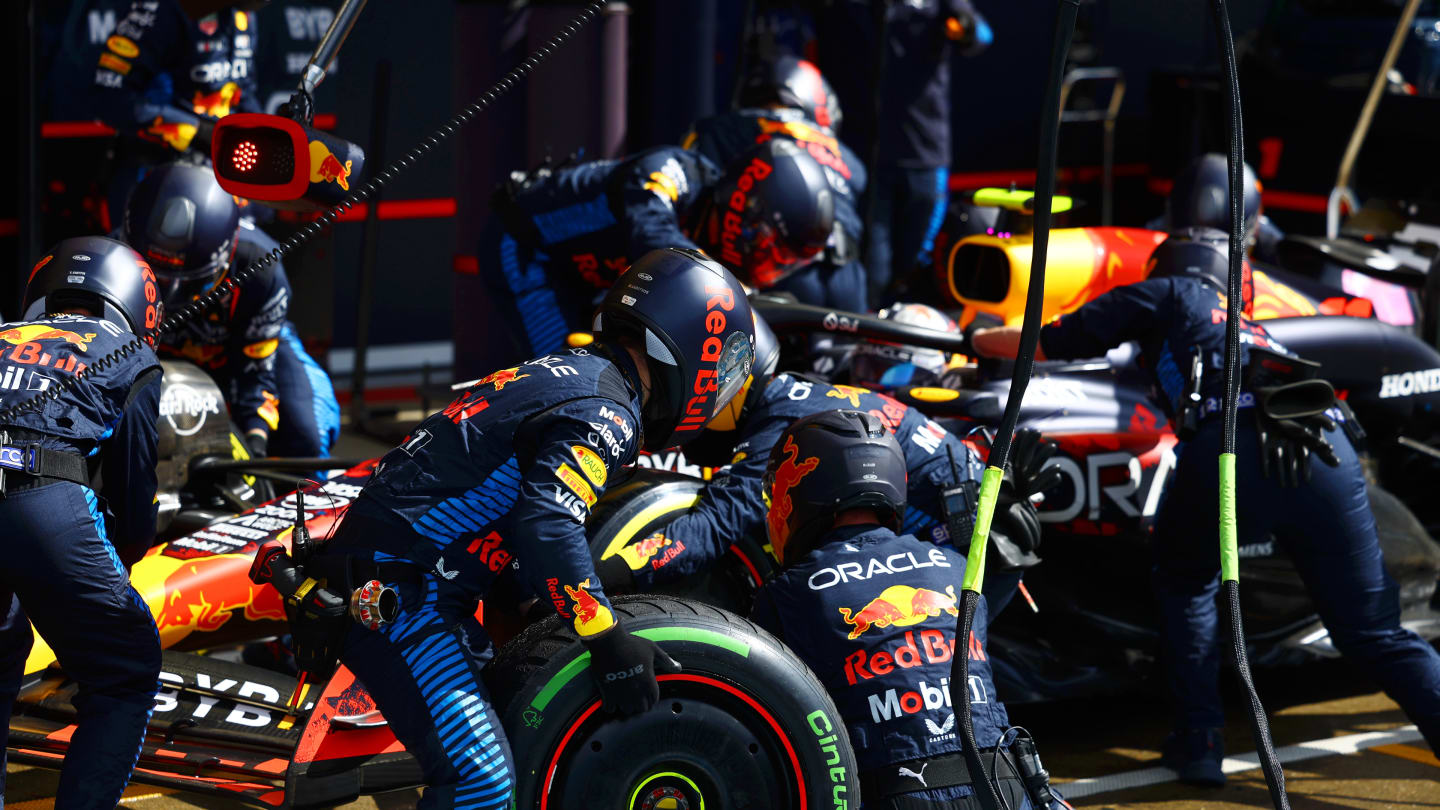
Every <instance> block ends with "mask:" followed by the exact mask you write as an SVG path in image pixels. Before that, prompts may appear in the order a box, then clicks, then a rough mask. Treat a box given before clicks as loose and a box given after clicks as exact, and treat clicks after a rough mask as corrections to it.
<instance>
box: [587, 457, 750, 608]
mask: <svg viewBox="0 0 1440 810" xmlns="http://www.w3.org/2000/svg"><path fill="white" fill-rule="evenodd" d="M704 488H705V482H704V481H701V480H699V479H697V478H692V477H690V476H688V475H681V474H679V473H672V472H665V471H661V470H648V469H643V468H637V469H636V470H635V471H634V473H633V474H632V475H631V476H630V478H629V479H627V480H626V481H624V482H623V483H620V484H616V485H614V486H612V487H611V488H610V490H609V491H608V492H606V493H605V497H604V499H602V500H601V501H600V502H599V503H597V504H596V505H595V507H594V509H592V510H591V513H590V519H589V520H588V521H586V524H585V529H586V532H587V533H588V534H589V537H590V553H591V554H592V555H593V556H594V557H595V559H596V560H597V561H599V560H603V559H607V558H609V557H613V556H615V555H616V554H618V553H619V552H620V550H621V549H622V548H624V547H626V546H633V545H636V544H642V543H644V544H649V547H648V548H646V549H645V551H643V552H641V553H640V555H639V556H641V557H644V558H646V559H645V564H646V565H650V566H653V567H655V568H660V567H663V566H664V565H665V564H666V563H667V562H669V560H670V559H671V557H672V555H673V554H674V553H677V552H678V551H680V550H683V549H684V544H685V543H686V538H684V537H667V536H664V535H662V534H659V531H660V529H662V528H663V527H665V526H666V525H667V524H669V523H670V522H671V521H673V520H675V519H676V518H678V517H680V516H681V515H683V514H685V512H686V511H687V510H689V509H690V507H692V506H694V505H695V502H696V501H698V500H699V499H700V492H701V491H702V490H703V489H704ZM773 571H774V564H773V562H772V560H771V557H770V553H769V552H768V551H766V550H765V547H764V546H762V545H761V544H760V543H759V542H757V541H756V540H754V539H753V538H749V537H744V538H741V539H740V540H739V541H737V542H736V543H735V544H734V545H733V546H732V547H731V548H730V551H729V552H728V553H726V554H725V556H724V557H722V558H721V559H720V560H719V561H718V562H717V563H716V564H715V565H714V566H713V567H712V568H711V569H710V570H709V571H707V572H705V573H704V574H703V575H701V576H692V577H685V578H683V579H682V580H681V581H680V582H677V583H675V584H673V585H668V586H662V587H659V588H656V589H655V592H656V593H662V594H666V595H670V596H678V597H682V598H685V599H694V600H697V601H700V602H704V603H706V604H708V605H715V606H716V607H722V608H725V609H726V610H733V611H735V612H736V613H740V614H747V613H749V612H750V606H751V604H753V603H754V601H755V593H756V591H757V590H759V588H760V585H761V584H763V583H764V582H765V580H766V579H768V578H769V577H770V574H771V573H773Z"/></svg>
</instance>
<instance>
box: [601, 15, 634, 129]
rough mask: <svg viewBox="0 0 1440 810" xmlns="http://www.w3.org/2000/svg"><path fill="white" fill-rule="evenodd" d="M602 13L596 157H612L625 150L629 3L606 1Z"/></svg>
mask: <svg viewBox="0 0 1440 810" xmlns="http://www.w3.org/2000/svg"><path fill="white" fill-rule="evenodd" d="M603 14H604V16H603V17H602V22H601V27H600V54H601V56H600V64H601V68H600V156H601V157H607V158H613V157H619V156H620V155H623V154H624V153H625V152H624V150H625V121H626V117H627V115H628V106H627V98H626V90H627V87H628V84H629V76H628V74H627V72H626V65H627V63H628V59H627V50H628V49H629V42H630V20H629V18H630V5H629V4H628V3H610V4H609V5H607V6H606V7H605V11H604V12H603Z"/></svg>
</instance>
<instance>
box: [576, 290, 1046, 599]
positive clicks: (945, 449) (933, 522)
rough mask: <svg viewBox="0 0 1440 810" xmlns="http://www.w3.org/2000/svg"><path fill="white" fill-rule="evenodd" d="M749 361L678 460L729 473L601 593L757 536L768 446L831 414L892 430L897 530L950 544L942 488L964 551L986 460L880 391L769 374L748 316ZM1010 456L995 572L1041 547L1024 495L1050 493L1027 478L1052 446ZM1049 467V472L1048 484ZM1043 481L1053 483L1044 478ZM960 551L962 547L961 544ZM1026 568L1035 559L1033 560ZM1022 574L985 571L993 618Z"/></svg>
mask: <svg viewBox="0 0 1440 810" xmlns="http://www.w3.org/2000/svg"><path fill="white" fill-rule="evenodd" d="M755 336H756V339H755V346H756V362H755V371H754V373H753V374H752V376H751V377H750V378H749V379H747V380H745V383H744V386H743V387H742V388H741V389H740V392H739V393H737V394H736V395H735V398H734V399H732V400H730V402H729V403H728V404H727V405H726V406H725V407H724V408H722V409H720V411H719V413H717V414H716V416H715V418H714V419H712V420H711V421H710V423H709V424H707V425H706V426H705V432H704V433H703V434H702V435H701V437H700V438H698V439H697V440H696V441H695V442H693V443H692V444H690V445H688V446H687V447H686V448H685V454H686V458H688V459H689V460H690V461H692V462H694V463H698V464H704V465H707V466H716V467H718V466H721V465H724V464H727V463H728V464H729V465H730V466H729V467H728V469H726V470H724V471H722V472H720V473H719V474H717V475H716V476H715V477H714V478H713V479H712V480H711V481H710V482H709V483H708V484H707V485H706V486H705V489H704V490H703V491H702V492H701V494H700V500H699V501H697V502H696V504H695V505H694V506H693V507H691V508H690V510H689V511H687V512H686V513H685V514H684V515H683V516H681V517H679V518H677V519H676V520H674V521H672V522H671V523H669V524H668V525H666V526H664V527H663V528H661V529H660V530H659V532H657V533H656V534H655V535H652V536H651V537H650V538H648V539H647V540H646V541H644V542H641V543H636V544H632V545H630V546H626V547H625V548H622V549H621V550H620V551H619V552H618V553H617V554H615V555H614V556H611V557H609V558H606V559H604V560H602V561H601V562H600V564H599V565H600V568H599V570H600V577H601V579H602V580H603V581H604V583H605V587H606V588H607V589H609V590H616V591H627V590H638V591H646V590H650V589H652V588H653V587H654V586H656V585H661V584H664V583H667V582H674V581H676V580H678V579H680V578H682V577H687V576H691V575H695V574H698V573H701V572H703V571H705V570H706V569H708V568H709V567H710V566H713V565H714V564H715V563H716V562H717V561H719V559H720V558H721V557H722V556H723V555H724V554H725V553H726V551H727V550H728V549H729V548H730V546H731V545H733V544H734V543H735V541H736V540H738V539H740V538H742V537H746V536H751V537H756V538H760V537H763V536H764V535H765V529H764V526H765V502H764V499H763V497H762V494H763V484H762V480H763V478H764V474H765V464H766V461H767V460H768V459H769V457H770V449H771V448H772V447H773V446H774V445H775V443H776V441H777V440H778V439H779V438H780V434H781V433H782V432H783V431H784V430H785V428H786V427H787V426H789V425H790V423H791V422H794V421H795V420H796V419H798V418H800V417H805V416H811V415H814V414H817V413H822V412H825V411H832V410H837V409H840V408H855V409H858V410H863V411H866V412H868V413H870V414H872V415H874V416H875V417H876V418H877V419H879V420H880V422H881V424H883V425H884V426H885V427H886V429H888V430H889V431H891V432H892V433H894V434H895V438H896V440H897V441H899V443H900V446H901V448H903V451H904V454H905V466H906V469H907V470H908V471H909V475H910V479H909V480H910V500H911V503H912V508H911V509H910V510H909V511H908V512H907V513H906V517H905V523H904V526H903V530H904V531H905V532H906V533H907V534H913V535H915V536H917V537H920V538H922V539H925V540H928V541H930V542H933V543H941V544H946V545H952V544H951V542H950V538H951V534H950V531H949V528H948V527H947V522H946V514H945V512H944V511H943V510H942V507H941V500H942V498H941V495H942V493H943V492H945V491H946V490H948V489H952V488H957V487H958V488H960V489H961V490H962V491H963V499H962V501H961V503H962V504H963V505H962V506H960V507H959V509H958V512H959V516H960V517H961V521H962V522H961V523H960V524H957V525H959V527H960V528H959V530H960V531H962V532H963V539H962V541H961V542H962V543H964V544H965V547H966V548H968V547H969V540H970V530H971V521H972V520H973V516H974V512H975V503H976V500H977V498H978V497H979V491H980V478H981V476H982V474H983V473H984V471H985V468H984V465H983V464H982V463H981V462H980V460H979V459H978V458H977V457H976V455H975V453H974V452H973V451H972V450H971V449H970V448H969V447H968V446H966V444H965V443H964V442H962V441H961V440H960V439H959V438H957V437H956V436H955V435H953V434H951V433H950V432H949V431H947V430H945V429H944V428H943V427H941V426H940V425H939V424H938V423H937V422H935V421H934V420H932V419H930V418H929V417H927V416H925V415H924V414H923V413H920V412H919V411H917V410H915V409H914V408H909V407H907V406H905V405H903V404H901V403H899V402H897V401H895V400H894V399H892V398H890V397H888V396H886V395H884V394H878V393H874V392H872V391H867V390H865V389H864V388H856V387H854V386H849V385H830V384H829V383H825V382H822V381H819V380H815V379H811V378H808V377H805V376H802V375H797V374H789V373H787V374H778V375H777V374H776V373H775V368H776V365H777V363H778V362H779V355H780V349H779V345H778V343H777V342H776V340H775V334H774V333H773V332H772V331H771V330H770V327H769V326H768V325H766V323H765V321H764V320H763V319H762V318H760V317H759V316H758V315H757V316H756V318H755ZM1029 433H1030V434H1032V435H1030V436H1029V437H1028V438H1027V439H1025V440H1022V441H1018V442H1017V445H1016V452H1015V453H1014V454H1013V458H1012V461H1013V463H1014V467H1013V470H1015V471H1016V472H1013V473H1012V474H1011V476H1010V477H1009V479H1008V480H1009V483H1010V486H1006V487H1004V488H1003V490H1002V492H1001V500H1000V503H999V504H998V505H997V507H996V510H995V520H994V523H993V524H992V527H991V540H992V542H994V543H996V544H997V546H1001V547H1003V548H1004V549H1005V550H1006V552H1008V553H997V554H994V555H992V558H993V559H995V560H996V567H997V569H999V568H1000V566H1001V558H1002V557H1007V556H1008V557H1011V558H1012V559H1013V560H1016V561H1018V560H1019V559H1020V558H1022V557H1024V556H1025V555H1026V554H1031V557H1030V558H1029V560H1027V562H1029V561H1030V560H1033V561H1034V562H1038V559H1036V558H1034V557H1033V552H1034V551H1035V549H1036V548H1037V547H1038V546H1039V543H1040V521H1039V518H1038V517H1037V516H1036V514H1035V507H1034V506H1033V505H1032V504H1031V503H1030V501H1029V498H1028V496H1029V495H1030V494H1033V493H1034V492H1039V491H1042V490H1043V489H1045V488H1046V487H1048V486H1050V485H1051V484H1050V483H1047V482H1046V480H1043V479H1039V478H1037V476H1038V475H1039V473H1040V469H1041V468H1042V467H1043V466H1044V464H1045V462H1046V461H1047V460H1048V459H1049V456H1050V455H1051V454H1053V453H1054V445H1053V443H1041V442H1039V441H1038V439H1039V434H1037V433H1035V432H1034V431H1029ZM1053 475H1054V473H1053V471H1051V472H1047V473H1046V476H1047V477H1053ZM1051 483H1053V482H1051ZM961 551H964V549H961ZM1031 564H1033V563H1031ZM1021 573H1022V569H1021V567H1019V566H1018V565H1017V566H1014V567H1011V568H1010V569H1009V570H1003V571H1002V570H995V571H990V572H987V576H986V592H985V596H986V600H987V601H988V602H989V603H990V613H991V615H998V614H999V612H1000V611H1001V610H1003V609H1004V608H1005V605H1006V604H1008V603H1009V601H1010V599H1011V597H1013V596H1014V595H1015V590H1016V587H1017V586H1018V585H1019V582H1020V575H1021Z"/></svg>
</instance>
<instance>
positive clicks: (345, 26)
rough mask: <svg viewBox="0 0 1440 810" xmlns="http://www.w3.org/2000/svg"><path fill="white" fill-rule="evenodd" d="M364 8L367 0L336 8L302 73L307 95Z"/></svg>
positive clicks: (353, 0)
mask: <svg viewBox="0 0 1440 810" xmlns="http://www.w3.org/2000/svg"><path fill="white" fill-rule="evenodd" d="M364 8H365V0H344V2H342V3H341V4H340V8H338V9H336V10H335V19H333V20H331V21H330V28H329V29H327V30H326V31H325V36H323V37H321V38H320V44H319V45H316V46H315V53H313V54H311V55H310V61H309V63H307V64H306V65H305V71H304V72H303V73H301V74H300V89H301V90H302V91H304V93H305V94H306V95H312V96H313V95H314V94H315V88H316V87H319V86H320V82H322V81H325V72H326V71H327V70H329V69H330V64H331V63H332V62H334V61H335V55H336V54H337V53H339V52H340V46H341V45H344V44H345V38H346V37H348V36H350V29H351V28H354V27H355V20H356V19H358V18H359V17H360V12H361V11H362V10H363V9H364ZM376 165H379V164H376Z"/></svg>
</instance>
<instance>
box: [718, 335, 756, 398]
mask: <svg viewBox="0 0 1440 810" xmlns="http://www.w3.org/2000/svg"><path fill="white" fill-rule="evenodd" d="M754 364H755V346H754V344H753V343H752V342H751V340H750V336H749V335H746V334H745V333H743V332H732V333H731V334H730V337H728V338H726V339H725V345H723V346H722V347H721V348H720V357H719V358H718V359H717V360H716V361H715V406H714V408H713V409H712V410H711V411H710V413H711V415H712V416H713V415H714V414H717V413H719V412H720V409H721V408H724V407H725V406H726V405H728V404H730V400H732V399H734V398H735V395H736V394H738V393H740V389H742V388H744V387H745V381H746V380H747V379H749V378H750V367H751V366H753V365H754Z"/></svg>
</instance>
